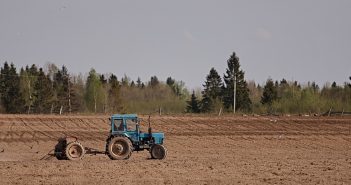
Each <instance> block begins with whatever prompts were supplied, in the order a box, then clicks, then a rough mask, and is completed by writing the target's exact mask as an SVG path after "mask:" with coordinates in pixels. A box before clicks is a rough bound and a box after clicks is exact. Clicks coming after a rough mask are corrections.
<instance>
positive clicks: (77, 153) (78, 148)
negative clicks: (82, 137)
mask: <svg viewBox="0 0 351 185" xmlns="http://www.w3.org/2000/svg"><path fill="white" fill-rule="evenodd" d="M84 154H85V149H84V147H83V146H82V144H80V143H79V142H78V141H73V142H71V143H69V144H68V145H67V147H66V149H65V157H66V158H67V159H68V160H72V161H75V160H80V159H82V158H83V156H84Z"/></svg>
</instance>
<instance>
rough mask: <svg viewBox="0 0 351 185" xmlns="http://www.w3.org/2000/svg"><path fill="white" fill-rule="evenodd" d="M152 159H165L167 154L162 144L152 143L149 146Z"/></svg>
mask: <svg viewBox="0 0 351 185" xmlns="http://www.w3.org/2000/svg"><path fill="white" fill-rule="evenodd" d="M150 154H151V158H152V159H159V160H162V159H165V158H166V156H167V149H166V148H165V147H164V146H163V145H158V144H154V145H152V146H151V148H150Z"/></svg>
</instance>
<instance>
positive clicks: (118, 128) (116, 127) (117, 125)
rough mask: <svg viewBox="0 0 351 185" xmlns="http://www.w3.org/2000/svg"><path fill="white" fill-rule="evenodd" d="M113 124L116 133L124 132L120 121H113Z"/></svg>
mask: <svg viewBox="0 0 351 185" xmlns="http://www.w3.org/2000/svg"><path fill="white" fill-rule="evenodd" d="M113 123H114V127H115V128H114V129H115V130H116V131H124V129H123V120H122V119H115V120H113Z"/></svg>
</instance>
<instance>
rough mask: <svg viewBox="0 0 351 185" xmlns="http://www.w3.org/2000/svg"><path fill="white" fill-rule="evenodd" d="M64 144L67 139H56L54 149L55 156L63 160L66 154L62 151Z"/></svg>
mask: <svg viewBox="0 0 351 185" xmlns="http://www.w3.org/2000/svg"><path fill="white" fill-rule="evenodd" d="M66 144H67V141H66V140H65V139H62V138H60V139H59V140H58V143H57V144H56V146H55V150H54V152H55V157H56V158H57V159H58V160H65V159H67V158H66V156H65V153H64V151H65V147H66Z"/></svg>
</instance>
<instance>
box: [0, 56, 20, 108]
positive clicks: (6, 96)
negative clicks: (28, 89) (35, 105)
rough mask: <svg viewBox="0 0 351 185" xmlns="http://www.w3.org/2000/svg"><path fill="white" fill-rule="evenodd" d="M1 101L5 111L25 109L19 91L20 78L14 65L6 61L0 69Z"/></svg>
mask: <svg viewBox="0 0 351 185" xmlns="http://www.w3.org/2000/svg"><path fill="white" fill-rule="evenodd" d="M0 74H1V76H0V93H1V103H2V105H3V107H4V108H5V111H6V112H7V113H20V112H23V111H24V109H25V106H24V99H23V98H22V95H21V92H20V78H19V76H18V74H17V71H16V68H15V66H14V65H13V64H12V63H11V64H10V66H9V65H8V63H7V62H5V63H4V67H3V68H1V71H0Z"/></svg>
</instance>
